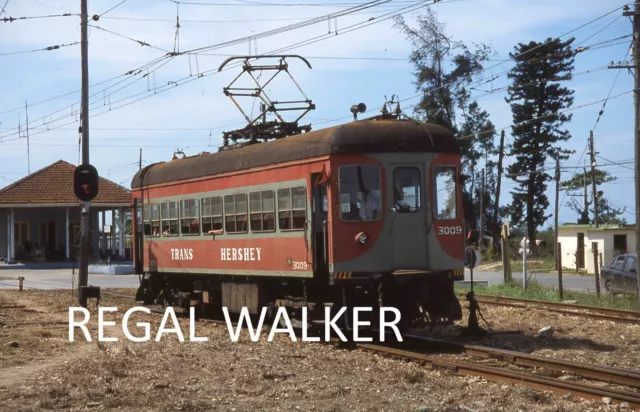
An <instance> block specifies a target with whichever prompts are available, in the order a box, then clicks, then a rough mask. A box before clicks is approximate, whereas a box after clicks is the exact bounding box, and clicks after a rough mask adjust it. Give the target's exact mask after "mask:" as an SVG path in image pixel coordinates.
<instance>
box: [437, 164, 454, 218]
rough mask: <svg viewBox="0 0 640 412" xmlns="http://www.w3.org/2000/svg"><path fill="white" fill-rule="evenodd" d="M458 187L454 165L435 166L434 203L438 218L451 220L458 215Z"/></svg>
mask: <svg viewBox="0 0 640 412" xmlns="http://www.w3.org/2000/svg"><path fill="white" fill-rule="evenodd" d="M457 193H458V187H457V185H456V168H455V167H454V166H434V167H433V204H434V207H435V211H434V212H435V215H436V219H438V220H450V219H455V218H456V217H457V215H458V214H457V210H458V199H457V198H458V195H457Z"/></svg>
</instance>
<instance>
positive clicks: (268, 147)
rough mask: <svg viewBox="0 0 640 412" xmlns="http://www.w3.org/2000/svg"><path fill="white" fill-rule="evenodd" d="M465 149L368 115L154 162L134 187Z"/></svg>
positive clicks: (411, 125)
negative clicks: (338, 158)
mask: <svg viewBox="0 0 640 412" xmlns="http://www.w3.org/2000/svg"><path fill="white" fill-rule="evenodd" d="M384 152H435V153H460V145H459V143H458V141H457V139H456V138H455V136H454V135H453V133H452V132H451V131H449V130H447V129H446V128H444V127H442V126H438V125H434V124H427V123H417V122H414V121H410V120H363V121H359V122H351V123H346V124H343V125H339V126H335V127H329V128H326V129H320V130H316V131H312V132H309V133H303V134H299V135H295V136H290V137H286V138H283V139H278V140H274V141H271V142H266V143H257V144H252V145H248V146H245V147H241V148H237V149H232V150H227V151H222V152H217V153H209V154H202V155H197V156H191V157H187V158H184V159H174V160H171V161H169V162H162V163H155V164H152V165H149V166H147V167H145V168H144V169H142V170H140V171H139V172H138V173H137V174H136V175H135V176H134V177H133V180H132V182H131V187H132V188H139V187H140V186H141V178H142V177H143V178H144V185H145V186H146V185H154V184H161V183H166V182H173V181H179V180H184V179H191V178H198V177H203V176H211V175H216V174H220V173H228V172H234V171H239V170H245V169H250V168H254V167H261V166H267V165H272V164H278V163H284V162H290V161H295V160H302V159H308V158H313V157H317V156H325V155H331V154H341V153H384Z"/></svg>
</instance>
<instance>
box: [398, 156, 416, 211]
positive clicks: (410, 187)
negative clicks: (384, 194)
mask: <svg viewBox="0 0 640 412" xmlns="http://www.w3.org/2000/svg"><path fill="white" fill-rule="evenodd" d="M420 187H421V184H420V169H418V168H417V167H397V168H396V169H395V170H394V171H393V202H394V205H395V208H396V211H398V212H403V213H407V212H417V211H419V210H420V209H421V208H422V199H420Z"/></svg>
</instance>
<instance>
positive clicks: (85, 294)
mask: <svg viewBox="0 0 640 412" xmlns="http://www.w3.org/2000/svg"><path fill="white" fill-rule="evenodd" d="M91 298H93V299H96V306H98V305H100V286H78V303H79V304H80V306H82V307H83V308H86V307H87V300H89V299H91Z"/></svg>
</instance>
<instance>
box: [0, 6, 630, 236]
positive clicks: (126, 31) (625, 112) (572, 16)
mask: <svg viewBox="0 0 640 412" xmlns="http://www.w3.org/2000/svg"><path fill="white" fill-rule="evenodd" d="M5 1H6V4H5ZM197 3H200V4H197ZM364 3H366V2H365V1H364V0H358V1H357V2H354V1H350V0H252V1H248V0H193V1H185V2H179V4H178V3H176V2H175V1H172V0H154V1H151V0H125V1H122V0H89V6H88V7H89V15H90V16H94V15H95V16H100V17H98V18H97V20H96V19H95V18H94V19H92V20H91V21H90V27H89V83H90V85H91V87H90V92H89V94H90V96H91V98H90V110H89V114H90V120H89V130H90V145H91V149H90V162H91V163H92V164H93V165H94V166H96V168H97V169H98V171H99V173H100V175H101V176H104V177H106V178H108V179H111V180H113V181H115V182H116V183H119V184H122V185H123V186H125V187H130V183H131V178H132V177H133V175H134V174H135V173H136V171H137V170H138V160H139V153H140V149H142V159H143V162H142V163H143V165H148V164H150V163H154V162H159V161H168V160H170V159H171V157H172V155H173V153H174V151H175V150H176V149H181V150H182V151H184V153H185V154H187V155H195V154H198V153H201V152H203V151H210V152H211V151H216V150H217V147H218V146H220V145H221V143H222V132H223V131H225V130H230V129H234V128H240V127H242V126H244V124H245V123H246V122H245V120H244V118H243V116H242V114H241V113H240V112H239V111H238V109H237V108H236V107H235V106H234V105H233V103H232V102H231V100H230V99H229V98H228V97H226V96H225V95H224V94H223V92H222V89H223V87H225V86H227V85H228V84H229V83H230V82H231V80H233V78H234V77H235V76H237V75H238V74H239V73H240V71H239V69H238V68H231V69H230V70H224V71H221V72H218V67H219V65H220V64H221V63H222V61H224V60H225V59H226V58H228V57H229V56H237V55H247V54H251V55H255V54H266V53H271V52H273V51H274V50H282V51H281V52H280V53H285V52H286V54H298V55H301V56H304V57H306V58H307V59H308V60H309V62H310V63H311V66H312V68H311V69H309V68H308V67H306V66H305V65H304V64H303V63H302V62H301V61H297V60H296V59H289V64H290V72H291V74H292V75H293V77H294V78H295V80H296V82H297V83H298V84H299V85H300V87H301V88H302V90H303V91H304V93H305V94H306V96H308V97H309V98H310V99H311V100H312V101H313V103H314V104H315V105H316V109H315V110H314V111H312V112H310V113H309V114H307V115H306V116H305V117H304V118H303V121H302V123H305V124H306V123H311V124H312V127H313V129H314V130H318V129H321V128H324V127H329V126H333V125H337V124H340V123H344V122H348V121H351V119H352V115H351V113H350V111H349V108H350V107H351V105H353V104H356V103H360V102H363V103H365V104H366V105H367V109H368V110H369V111H370V112H369V113H367V115H373V114H376V113H377V112H379V109H380V108H381V107H382V104H383V103H384V101H385V96H386V97H387V98H391V96H392V95H396V96H398V97H399V99H400V100H401V102H402V103H401V107H402V108H403V109H404V110H405V111H406V112H407V113H409V114H410V113H412V111H413V109H412V108H413V105H415V104H416V103H417V102H418V93H417V91H416V86H415V84H414V68H413V66H412V64H411V62H410V61H409V60H408V57H409V55H410V53H411V44H410V43H409V41H408V40H407V39H406V38H405V36H404V35H403V34H402V33H401V32H400V31H399V30H398V29H397V28H396V27H394V22H393V19H392V17H393V16H394V15H397V14H402V15H403V16H404V17H405V19H406V20H407V22H408V23H409V24H410V25H411V24H412V23H413V22H414V21H415V17H416V16H417V14H418V13H420V12H421V11H424V9H425V8H426V7H431V8H433V9H434V10H435V11H436V12H437V14H438V17H439V19H440V20H441V21H442V22H443V23H444V24H445V25H446V32H447V33H448V34H449V35H450V36H451V37H452V38H454V39H455V40H458V41H462V42H464V43H465V44H467V45H469V46H470V47H473V43H476V44H478V43H484V44H487V45H490V46H491V47H492V48H493V49H494V52H495V53H494V55H493V56H492V57H491V60H492V61H490V62H487V63H486V65H485V67H486V68H489V67H491V66H494V67H492V68H489V69H488V70H486V71H485V72H484V73H482V76H483V78H484V79H485V80H487V79H490V78H491V77H494V76H497V75H498V74H501V73H503V72H504V71H505V70H507V69H509V68H511V67H513V61H512V60H509V53H510V52H512V51H513V49H514V47H515V46H516V45H517V44H518V43H519V42H523V43H528V42H529V41H532V40H535V41H545V40H546V39H548V38H550V37H558V36H563V37H562V39H567V38H570V37H571V36H574V37H575V38H576V40H575V42H574V44H575V45H576V46H578V45H580V46H583V47H584V46H592V47H593V48H588V49H587V50H586V51H584V52H582V53H579V54H578V55H577V56H576V59H575V65H574V66H575V70H574V78H573V80H572V81H570V82H568V83H567V86H568V87H570V88H572V89H573V90H574V91H575V95H574V98H575V100H574V104H573V110H571V112H570V113H572V114H573V117H572V120H571V122H569V123H567V124H566V125H565V127H566V128H567V130H569V131H570V133H571V135H572V138H571V139H570V140H569V141H568V142H566V143H565V144H564V146H563V147H565V148H567V149H570V150H574V151H575V154H574V155H572V157H571V158H570V159H569V160H567V161H565V162H563V164H562V167H563V170H562V179H563V180H564V179H569V178H570V177H571V176H572V175H573V173H574V171H576V170H580V169H577V166H582V165H583V164H584V163H585V161H586V162H587V163H586V164H587V166H589V163H588V153H587V154H585V148H586V143H587V139H588V136H589V132H590V131H591V130H593V131H594V138H595V146H596V151H597V152H598V157H597V158H596V164H598V165H601V167H602V169H603V170H607V171H608V172H610V173H611V174H612V175H614V176H616V177H617V178H618V179H617V180H616V181H614V182H611V183H607V184H605V185H604V186H603V188H602V189H603V190H604V192H605V196H606V197H607V198H608V199H609V201H610V203H611V204H612V205H615V206H619V207H624V208H626V212H625V213H624V217H625V218H626V219H627V221H628V222H629V223H633V222H635V213H634V212H635V200H634V194H633V193H634V192H633V190H631V189H632V188H633V187H634V183H633V163H632V161H633V127H634V120H633V94H632V93H631V90H632V87H633V76H632V75H631V74H630V73H629V72H628V71H627V70H614V69H608V68H607V66H608V65H610V64H611V62H619V61H625V60H630V58H631V56H630V54H629V45H630V41H631V39H630V37H624V38H622V39H620V40H614V39H617V38H619V37H621V36H628V35H630V34H631V22H630V20H629V18H627V17H623V16H622V10H621V9H619V8H621V7H622V6H623V5H624V4H625V3H624V2H622V1H613V0H606V1H596V0H589V1H584V0H565V1H561V2H559V1H556V0H517V1H513V0H441V1H440V2H436V3H433V2H432V1H424V2H418V1H409V0H390V1H388V2H385V3H383V4H381V3H378V4H375V5H369V6H367V7H366V8H365V7H359V8H356V9H355V10H354V7H356V6H357V5H362V4H364ZM3 5H4V6H5V8H4V12H3V13H2V14H0V96H1V97H0V187H3V186H5V185H7V184H10V183H11V182H13V181H15V180H18V179H19V178H21V177H24V176H25V175H26V174H27V172H28V171H29V170H30V171H31V172H34V171H36V170H38V169H40V168H42V167H45V166H47V165H49V164H51V163H53V162H55V161H57V160H60V159H63V160H66V161H68V162H70V163H73V164H78V163H79V146H78V142H79V135H78V126H79V123H78V119H79V109H80V85H81V64H80V45H79V43H78V44H74V43H77V42H79V41H80V17H79V13H80V2H79V1H73V2H72V1H69V0H64V1H62V0H60V1H55V0H8V1H7V0H0V8H1V7H2V6H3ZM114 6H115V7H114ZM616 9H618V10H616ZM338 12H342V13H341V15H339V16H338V17H335V18H333V17H331V18H329V17H328V16H329V15H331V14H333V13H338ZM67 13H70V14H71V16H61V17H56V16H58V15H61V14H67ZM45 16H52V17H45ZM603 16H604V17H603ZM9 17H15V18H20V17H31V18H28V19H19V20H15V21H13V22H2V19H3V18H9ZM35 17H37V18H35ZM319 17H323V18H319ZM316 18H317V19H316ZM177 19H178V20H179V22H180V23H179V24H180V27H179V29H178V30H176V20H177ZM311 19H316V23H314V24H305V25H301V24H300V23H303V22H306V21H308V20H311ZM594 20H595V21H594ZM294 25H297V26H294ZM300 26H302V27H300ZM278 29H279V30H278ZM565 33H568V34H566V35H565ZM235 40H238V41H235ZM232 41H233V42H232ZM140 42H142V43H143V44H145V45H141V44H140ZM602 42H604V43H602ZM55 45H60V46H61V47H60V48H57V49H54V50H49V51H33V52H31V51H32V50H39V49H43V48H46V47H49V46H55ZM63 45H64V46H63ZM191 50H195V52H194V53H187V54H182V55H179V56H176V57H173V58H167V56H166V55H167V52H173V51H181V52H184V51H191ZM22 52H25V53H22ZM196 52H197V54H196ZM131 71H133V73H132V72H131ZM283 74H284V73H281V74H280V75H279V76H278V77H277V78H276V80H275V81H274V82H273V83H272V84H271V86H270V87H268V88H267V90H266V92H267V94H268V96H269V97H270V98H271V100H286V99H291V98H295V99H298V98H300V95H299V94H296V93H297V89H295V86H294V85H293V83H291V81H290V80H289V79H288V78H286V77H285V76H282V75H283ZM280 76H282V77H280ZM242 84H244V85H247V83H241V85H242ZM507 85H508V79H507V77H506V76H505V75H501V76H499V77H497V78H496V79H494V80H493V81H491V82H488V83H484V84H480V85H478V86H477V88H476V89H475V90H473V93H472V97H473V98H475V99H476V100H477V101H478V103H479V104H480V106H481V107H482V108H483V109H485V110H486V111H488V112H489V114H490V117H491V120H492V121H493V123H494V124H495V125H496V127H497V128H498V129H502V128H506V129H505V130H506V132H507V139H506V140H507V144H508V143H509V142H512V141H513V137H512V136H511V134H510V128H509V126H510V125H511V124H512V117H511V111H510V107H509V105H508V104H507V103H505V100H504V98H505V96H506V90H505V89H504V87H505V86H507ZM607 96H609V99H608V100H607V102H606V106H605V108H604V111H603V113H602V115H601V116H600V119H599V121H598V122H597V124H596V121H597V119H598V115H599V112H600V111H601V109H602V107H603V100H604V99H606V98H607ZM238 101H239V103H240V104H241V105H242V107H243V108H244V109H245V111H246V112H248V113H249V114H251V113H252V112H253V113H254V115H255V113H256V111H257V110H258V104H255V105H254V104H253V101H252V99H241V100H238ZM25 106H26V109H25ZM27 115H28V118H29V146H28V147H27V139H26V134H27V132H26V127H25V125H26V123H27V122H26V117H27ZM497 141H498V140H496V142H497ZM505 161H506V164H509V163H511V162H512V161H513V160H512V159H510V158H509V157H508V156H507V157H506V158H505ZM612 163H616V164H615V165H612ZM618 163H622V164H618ZM547 166H550V167H553V166H554V162H553V161H552V160H551V159H550V161H549V162H548V164H547ZM552 174H553V173H552ZM515 186H516V184H515V182H514V181H512V180H509V179H507V180H506V181H504V182H503V187H502V190H503V192H502V193H505V195H503V196H502V198H501V204H503V205H505V204H507V203H508V202H510V200H511V199H510V195H509V194H508V192H509V190H512V189H513V188H514V187H515ZM547 196H548V197H549V200H550V201H551V207H550V208H549V210H548V212H549V214H552V213H553V209H552V208H553V201H554V198H555V186H554V184H553V183H550V184H549V185H548V192H547ZM560 198H561V200H562V202H561V203H562V206H561V209H560V213H559V220H560V223H564V222H575V221H576V220H577V217H578V216H577V215H576V214H575V213H574V212H573V211H571V210H570V209H569V208H568V207H567V206H566V203H568V202H569V200H570V197H569V196H568V194H566V193H563V192H561V194H560ZM577 200H578V201H581V199H580V198H577ZM552 224H553V218H550V219H549V220H548V221H547V222H546V223H545V225H544V226H545V227H547V226H549V225H552Z"/></svg>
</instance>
